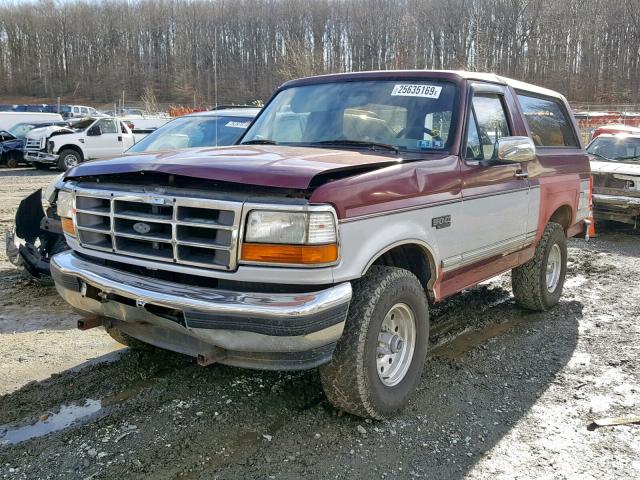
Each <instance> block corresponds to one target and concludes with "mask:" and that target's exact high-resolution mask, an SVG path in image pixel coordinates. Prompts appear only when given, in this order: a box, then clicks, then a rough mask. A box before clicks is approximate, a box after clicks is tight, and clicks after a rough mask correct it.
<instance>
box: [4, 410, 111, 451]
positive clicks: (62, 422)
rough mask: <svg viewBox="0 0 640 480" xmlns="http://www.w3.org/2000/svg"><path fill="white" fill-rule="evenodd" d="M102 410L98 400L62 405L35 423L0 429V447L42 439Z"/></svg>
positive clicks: (84, 420) (83, 421)
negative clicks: (81, 403)
mask: <svg viewBox="0 0 640 480" xmlns="http://www.w3.org/2000/svg"><path fill="white" fill-rule="evenodd" d="M101 410H102V402H101V401H100V400H91V399H89V400H87V401H86V402H85V403H84V405H62V407H60V411H59V412H58V413H46V414H44V415H42V416H41V417H40V418H39V419H38V421H37V422H35V423H33V424H30V425H23V426H19V427H7V426H2V427H0V445H2V446H6V445H15V444H16V443H20V442H24V441H26V440H31V439H32V438H36V437H43V436H45V435H48V434H50V433H54V432H58V431H60V430H64V429H65V428H69V427H71V426H72V425H76V426H77V425H80V424H82V423H86V422H88V421H89V420H92V419H93V418H95V417H96V416H97V415H98V413H99V412H100V411H101Z"/></svg>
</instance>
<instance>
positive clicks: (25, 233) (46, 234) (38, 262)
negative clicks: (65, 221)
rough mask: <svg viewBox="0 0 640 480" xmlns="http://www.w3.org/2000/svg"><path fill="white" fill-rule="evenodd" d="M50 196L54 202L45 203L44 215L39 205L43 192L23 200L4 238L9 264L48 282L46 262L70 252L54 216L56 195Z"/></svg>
mask: <svg viewBox="0 0 640 480" xmlns="http://www.w3.org/2000/svg"><path fill="white" fill-rule="evenodd" d="M51 195H52V196H53V197H54V198H49V199H45V200H46V201H48V202H50V203H49V205H48V207H47V212H46V213H45V210H44V208H43V205H42V203H43V196H42V189H38V190H36V191H35V192H33V193H32V194H31V195H29V196H28V197H26V198H25V199H24V200H22V202H20V205H19V206H18V211H17V213H16V218H15V228H14V230H13V231H9V232H7V234H6V252H7V257H8V258H9V261H10V262H11V263H13V264H14V265H16V266H17V267H19V268H22V269H23V270H24V271H25V272H27V273H28V275H30V276H31V277H33V278H34V279H36V280H41V281H47V282H48V281H51V277H50V275H51V273H50V270H49V260H50V259H51V257H52V256H53V255H55V254H56V253H60V252H62V251H64V250H67V249H68V248H69V247H67V244H66V242H65V240H64V236H63V235H62V228H61V226H60V219H59V217H58V215H57V213H56V205H55V195H56V192H55V191H54V192H52V194H51ZM45 196H46V194H45Z"/></svg>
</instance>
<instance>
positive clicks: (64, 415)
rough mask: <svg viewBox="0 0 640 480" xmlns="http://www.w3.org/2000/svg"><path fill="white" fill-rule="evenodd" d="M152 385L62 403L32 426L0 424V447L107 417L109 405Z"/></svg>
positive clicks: (136, 385)
mask: <svg viewBox="0 0 640 480" xmlns="http://www.w3.org/2000/svg"><path fill="white" fill-rule="evenodd" d="M154 383H155V381H154V380H152V379H149V380H144V381H140V382H138V383H137V384H135V385H133V386H131V387H130V388H127V389H125V390H123V391H121V392H118V393H117V394H115V395H111V396H109V397H104V398H102V399H100V400H96V399H91V398H89V399H86V400H85V402H84V404H82V405H77V404H69V405H65V404H63V405H61V406H60V410H59V411H58V412H57V413H51V412H47V413H44V414H42V415H41V416H40V417H39V418H38V420H37V421H36V422H35V423H28V424H24V423H25V422H22V423H20V424H15V423H14V424H9V425H0V447H4V446H10V445H16V444H18V443H22V442H25V441H27V440H31V439H34V438H39V437H44V436H45V435H49V434H51V433H56V432H60V431H62V430H65V429H67V428H72V427H78V426H80V425H84V424H86V423H89V422H92V421H95V420H97V419H99V418H102V417H104V416H105V415H107V414H108V413H109V408H110V407H111V406H113V405H117V404H120V403H123V402H126V401H127V400H130V399H131V398H133V397H135V396H136V395H138V394H139V393H140V392H141V391H142V390H143V389H144V388H146V387H149V386H151V385H152V384H154Z"/></svg>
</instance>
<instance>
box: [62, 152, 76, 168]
mask: <svg viewBox="0 0 640 480" xmlns="http://www.w3.org/2000/svg"><path fill="white" fill-rule="evenodd" d="M64 164H65V165H66V166H67V167H75V166H76V165H77V164H78V161H77V159H76V157H75V156H73V155H67V156H66V157H64Z"/></svg>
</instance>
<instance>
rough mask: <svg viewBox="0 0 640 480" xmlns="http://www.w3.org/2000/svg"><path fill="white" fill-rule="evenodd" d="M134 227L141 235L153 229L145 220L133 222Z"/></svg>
mask: <svg viewBox="0 0 640 480" xmlns="http://www.w3.org/2000/svg"><path fill="white" fill-rule="evenodd" d="M133 229H134V230H135V231H136V232H138V233H139V234H141V235H144V234H145V233H149V232H150V231H151V225H149V224H148V223H144V222H136V223H134V224H133Z"/></svg>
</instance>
